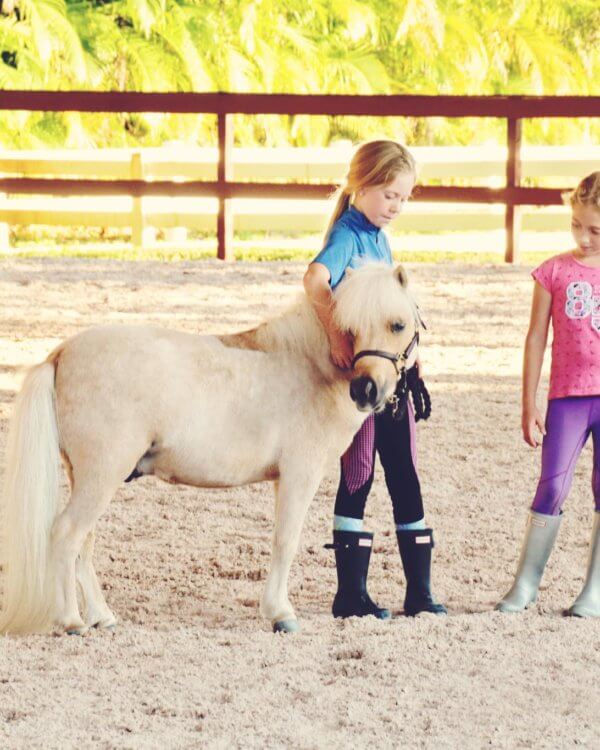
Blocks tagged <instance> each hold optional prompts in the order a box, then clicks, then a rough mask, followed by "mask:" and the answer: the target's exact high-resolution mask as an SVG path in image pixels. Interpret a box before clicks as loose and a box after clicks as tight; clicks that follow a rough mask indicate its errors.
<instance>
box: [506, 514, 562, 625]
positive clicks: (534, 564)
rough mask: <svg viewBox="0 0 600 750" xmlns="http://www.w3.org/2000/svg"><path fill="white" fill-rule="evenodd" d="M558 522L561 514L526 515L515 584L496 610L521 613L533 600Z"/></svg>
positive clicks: (554, 537) (534, 599) (556, 531)
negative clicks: (525, 527)
mask: <svg viewBox="0 0 600 750" xmlns="http://www.w3.org/2000/svg"><path fill="white" fill-rule="evenodd" d="M561 520H562V514H561V515H560V516H549V515H546V514H545V513H536V512H535V511H531V512H530V514H529V518H528V520H527V529H526V531H525V540H524V542H523V549H522V550H521V557H520V558H519V566H518V568H517V574H516V576H515V582H514V583H513V585H512V588H511V590H510V591H509V592H508V594H506V596H505V597H504V599H502V601H500V602H498V604H496V609H497V610H499V611H500V612H522V611H523V610H524V609H526V608H527V607H528V606H529V605H530V604H533V603H534V602H535V601H536V599H537V595H538V588H539V585H540V581H541V580H542V575H543V573H544V568H545V567H546V563H547V562H548V558H549V557H550V552H551V551H552V547H553V546H554V540H555V539H556V535H557V534H558V529H559V526H560V523H561Z"/></svg>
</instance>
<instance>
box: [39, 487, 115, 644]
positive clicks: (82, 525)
mask: <svg viewBox="0 0 600 750" xmlns="http://www.w3.org/2000/svg"><path fill="white" fill-rule="evenodd" d="M107 484H108V483H107ZM75 487H76V489H75V490H74V492H73V495H72V496H71V500H70V502H69V504H68V505H67V507H66V508H65V510H64V511H63V512H62V513H61V514H60V515H59V516H58V518H57V519H56V521H55V523H54V528H53V529H52V550H51V555H52V557H51V559H52V564H53V568H54V575H55V581H56V588H55V597H56V598H55V607H54V624H55V626H57V627H58V629H59V630H64V631H66V632H67V633H73V634H82V633H84V632H85V631H86V630H87V627H86V625H85V623H84V621H83V620H82V619H81V615H80V613H79V607H78V604H77V576H76V570H75V563H76V560H77V556H78V555H79V553H80V552H81V550H82V547H83V544H84V542H85V540H86V537H87V536H88V535H89V534H90V532H91V531H92V529H93V527H94V525H95V524H96V521H97V520H98V518H99V517H100V515H101V513H102V511H103V510H104V508H105V507H106V506H107V505H108V503H109V501H110V499H111V497H112V496H113V494H114V491H115V490H116V485H115V486H110V488H109V489H107V487H106V486H104V487H102V488H98V487H96V486H94V485H88V486H85V485H84V487H83V488H79V489H77V479H76V480H75ZM84 594H85V590H84Z"/></svg>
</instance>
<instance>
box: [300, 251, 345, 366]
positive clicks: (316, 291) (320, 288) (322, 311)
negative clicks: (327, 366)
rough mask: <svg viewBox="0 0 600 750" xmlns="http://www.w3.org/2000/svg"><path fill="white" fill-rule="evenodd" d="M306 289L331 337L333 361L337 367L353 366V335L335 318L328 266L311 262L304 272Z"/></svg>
mask: <svg viewBox="0 0 600 750" xmlns="http://www.w3.org/2000/svg"><path fill="white" fill-rule="evenodd" d="M304 289H305V290H306V295H307V297H308V299H309V300H310V302H311V304H312V306H313V308H314V310H315V312H316V313H317V316H318V318H319V320H320V321H321V323H322V325H323V328H324V329H325V333H326V334H327V338H328V339H329V346H330V348H331V361H332V362H333V364H334V365H336V366H337V367H341V368H343V369H349V368H350V367H351V366H352V358H353V356H354V346H353V343H352V337H351V336H350V335H349V334H347V333H345V332H343V331H340V329H339V328H338V327H337V326H336V324H335V321H334V319H333V308H334V305H335V301H334V298H333V294H332V293H331V288H330V286H329V269H328V268H327V266H325V265H323V264H322V263H311V264H310V265H309V267H308V270H307V271H306V273H305V274H304Z"/></svg>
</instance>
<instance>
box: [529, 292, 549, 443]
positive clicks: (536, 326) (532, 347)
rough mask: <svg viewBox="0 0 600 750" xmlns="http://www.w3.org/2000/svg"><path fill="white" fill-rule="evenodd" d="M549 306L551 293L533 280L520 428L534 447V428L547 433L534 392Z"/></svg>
mask: <svg viewBox="0 0 600 750" xmlns="http://www.w3.org/2000/svg"><path fill="white" fill-rule="evenodd" d="M551 309H552V295H551V294H550V292H548V291H547V290H546V289H544V287H543V286H542V285H541V284H540V283H538V282H537V281H536V282H535V287H534V290H533V300H532V303H531V319H530V321H529V330H528V331H527V337H526V339H525V352H524V356H523V403H522V416H521V427H522V428H523V438H524V440H525V442H526V443H529V445H531V446H532V447H533V448H537V446H538V445H539V444H540V442H541V441H540V440H539V437H538V435H537V430H539V431H540V432H541V433H542V435H545V434H546V428H545V426H544V419H543V417H542V414H541V412H540V410H539V409H538V407H537V404H536V394H537V389H538V385H539V382H540V375H541V372H542V363H543V361H544V352H545V350H546V343H547V341H548V325H549V323H550V312H551Z"/></svg>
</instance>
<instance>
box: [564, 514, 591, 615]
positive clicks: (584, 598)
mask: <svg viewBox="0 0 600 750" xmlns="http://www.w3.org/2000/svg"><path fill="white" fill-rule="evenodd" d="M565 614H566V615H572V616H573V617H600V511H596V513H594V525H593V527H592V539H591V542H590V557H589V562H588V569H587V577H586V579H585V583H584V584H583V588H582V590H581V594H579V596H578V597H577V599H575V601H574V602H573V604H572V605H571V606H570V607H569V609H568V610H567V611H566V612H565Z"/></svg>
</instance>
